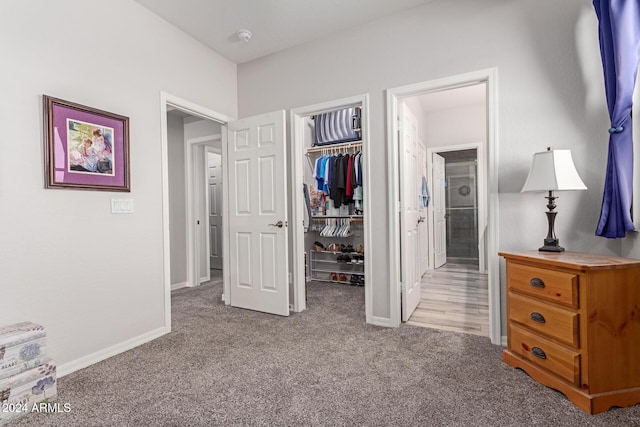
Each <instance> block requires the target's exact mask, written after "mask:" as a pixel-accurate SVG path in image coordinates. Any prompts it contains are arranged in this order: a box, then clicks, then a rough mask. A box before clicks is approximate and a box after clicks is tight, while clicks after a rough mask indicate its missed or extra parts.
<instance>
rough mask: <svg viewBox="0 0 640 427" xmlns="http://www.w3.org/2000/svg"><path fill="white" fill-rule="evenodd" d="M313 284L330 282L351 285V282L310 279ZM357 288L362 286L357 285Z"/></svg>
mask: <svg viewBox="0 0 640 427" xmlns="http://www.w3.org/2000/svg"><path fill="white" fill-rule="evenodd" d="M311 280H312V281H314V282H331V283H342V284H344V285H352V286H353V283H351V282H344V281H342V280H330V279H311ZM359 286H363V285H359Z"/></svg>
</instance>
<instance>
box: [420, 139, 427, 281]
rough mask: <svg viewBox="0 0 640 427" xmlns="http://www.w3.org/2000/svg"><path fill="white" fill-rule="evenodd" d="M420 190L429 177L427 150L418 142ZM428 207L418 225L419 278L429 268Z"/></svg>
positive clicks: (421, 214) (421, 215) (421, 212)
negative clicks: (423, 180) (424, 180)
mask: <svg viewBox="0 0 640 427" xmlns="http://www.w3.org/2000/svg"><path fill="white" fill-rule="evenodd" d="M418 168H419V173H418V190H419V191H420V193H422V177H425V178H426V176H427V149H426V148H425V146H424V145H423V144H422V142H420V140H418ZM426 219H427V206H424V207H423V208H422V209H421V210H420V219H419V225H418V251H419V253H420V256H419V257H418V258H419V261H418V262H419V263H420V268H419V270H418V273H419V276H420V277H422V276H423V275H424V273H426V272H427V269H428V268H429V235H428V231H427V221H426Z"/></svg>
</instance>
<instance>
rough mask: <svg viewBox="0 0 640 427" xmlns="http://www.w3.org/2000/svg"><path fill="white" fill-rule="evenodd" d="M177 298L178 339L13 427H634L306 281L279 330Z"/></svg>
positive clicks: (211, 302)
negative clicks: (302, 306)
mask: <svg viewBox="0 0 640 427" xmlns="http://www.w3.org/2000/svg"><path fill="white" fill-rule="evenodd" d="M221 293H222V285H221V284H220V283H219V282H218V283H210V284H207V285H203V286H201V287H199V288H187V289H181V290H178V291H175V292H173V298H172V307H173V332H172V333H171V334H169V335H166V336H164V337H162V338H160V339H157V340H155V341H153V342H150V343H148V344H145V345H143V346H140V347H138V348H136V349H134V350H131V351H129V352H126V353H124V354H121V355H118V356H115V357H112V358H110V359H108V360H106V361H104V362H101V363H98V364H96V365H93V366H91V367H89V368H87V369H84V370H81V371H78V372H75V373H73V374H70V375H68V376H66V377H64V378H62V379H60V381H59V384H58V391H59V394H58V402H59V403H61V404H65V403H68V404H69V405H70V406H71V408H72V410H71V412H70V413H66V414H64V413H60V414H55V413H54V414H30V415H28V416H27V417H25V418H23V419H21V420H18V421H16V422H13V423H10V426H12V427H13V426H15V427H17V426H36V425H37V426H83V427H85V426H149V425H153V426H216V425H225V426H235V425H246V426H253V425H264V426H271V425H273V426H307V425H317V426H346V425H348V426H351V425H366V426H533V425H538V426H571V427H574V426H607V427H611V426H640V406H635V407H633V408H627V409H612V410H610V411H609V412H607V413H604V414H599V415H595V416H590V415H587V414H585V413H584V412H582V411H581V410H579V409H577V408H576V407H575V406H573V405H572V404H571V403H570V402H569V401H568V400H567V399H566V398H565V397H564V396H563V395H561V394H560V393H558V392H556V391H554V390H551V389H549V388H546V387H544V386H541V385H539V384H537V383H536V382H535V381H533V380H532V379H530V378H529V377H528V376H527V375H526V374H525V373H524V372H522V371H519V370H516V369H512V368H510V367H507V366H505V365H504V364H503V363H502V362H501V348H500V347H497V346H493V345H491V344H490V343H489V340H488V339H487V338H483V337H479V336H474V335H466V334H460V333H455V332H444V331H437V330H432V329H427V328H421V327H416V326H407V325H403V326H402V327H400V328H398V329H387V328H380V327H375V326H370V325H366V324H365V323H364V290H363V288H359V287H351V286H346V285H336V284H331V283H310V284H309V286H308V298H309V299H308V304H309V309H308V310H307V311H305V312H303V313H296V314H293V315H291V316H290V317H288V318H284V317H278V316H272V315H267V314H262V313H257V312H252V311H247V310H241V309H236V308H230V307H226V306H224V305H223V303H222V302H221V300H220V295H221Z"/></svg>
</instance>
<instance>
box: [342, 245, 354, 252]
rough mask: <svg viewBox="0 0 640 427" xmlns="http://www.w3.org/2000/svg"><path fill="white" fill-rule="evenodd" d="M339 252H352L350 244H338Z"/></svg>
mask: <svg viewBox="0 0 640 427" xmlns="http://www.w3.org/2000/svg"><path fill="white" fill-rule="evenodd" d="M340 252H353V246H351V245H346V246H345V245H340Z"/></svg>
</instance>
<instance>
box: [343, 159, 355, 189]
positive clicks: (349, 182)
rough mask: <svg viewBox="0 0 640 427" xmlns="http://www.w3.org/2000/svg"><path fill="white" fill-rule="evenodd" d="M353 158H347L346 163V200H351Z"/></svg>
mask: <svg viewBox="0 0 640 427" xmlns="http://www.w3.org/2000/svg"><path fill="white" fill-rule="evenodd" d="M353 158H354V156H350V155H349V156H348V161H347V183H346V187H345V195H346V196H347V197H348V198H353Z"/></svg>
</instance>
